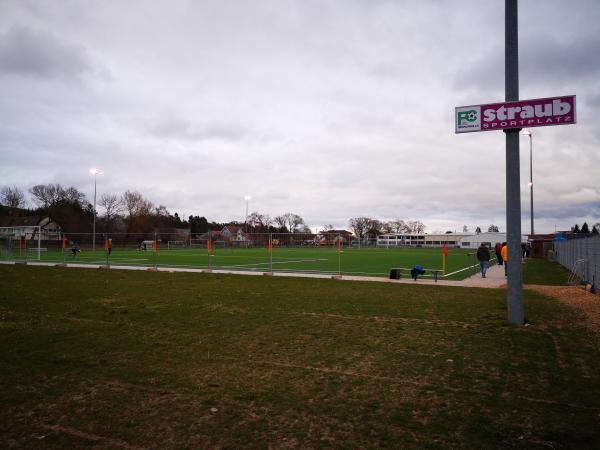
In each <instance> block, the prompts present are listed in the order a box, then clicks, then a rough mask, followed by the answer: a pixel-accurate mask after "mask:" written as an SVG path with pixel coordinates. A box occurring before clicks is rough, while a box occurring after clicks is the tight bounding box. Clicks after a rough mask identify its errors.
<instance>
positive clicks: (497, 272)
mask: <svg viewBox="0 0 600 450" xmlns="http://www.w3.org/2000/svg"><path fill="white" fill-rule="evenodd" d="M0 264H15V263H14V262H13V261H0ZM27 264H28V265H30V266H51V267H52V266H62V265H61V264H56V263H45V262H37V261H33V262H28V263H27ZM65 267H76V268H80V269H98V268H103V267H105V266H102V265H98V264H72V263H70V264H66V265H65ZM110 269H116V270H153V268H149V267H143V266H119V265H112V264H111V265H110ZM156 271H158V272H189V273H222V274H233V275H254V276H264V275H270V276H275V277H296V278H320V279H331V278H334V279H339V280H345V281H372V282H377V283H394V284H413V285H414V284H426V285H437V286H456V287H480V288H500V287H503V286H504V285H505V284H506V278H505V277H504V266H498V265H495V266H492V267H490V268H489V269H488V271H487V276H486V278H482V277H481V275H480V274H479V273H477V274H476V275H473V276H471V277H469V278H465V279H464V280H460V281H451V280H439V281H437V282H435V281H434V280H431V279H426V278H419V279H418V280H417V281H414V280H412V279H410V278H403V279H400V280H390V279H389V278H384V277H363V276H355V275H343V276H342V277H338V276H335V275H333V276H332V275H327V274H322V273H301V272H293V273H292V272H274V273H272V274H267V273H264V272H256V271H242V270H207V269H193V268H186V267H158V268H157V269H156Z"/></svg>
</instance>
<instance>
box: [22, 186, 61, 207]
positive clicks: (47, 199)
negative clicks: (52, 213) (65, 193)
mask: <svg viewBox="0 0 600 450" xmlns="http://www.w3.org/2000/svg"><path fill="white" fill-rule="evenodd" d="M62 190H63V189H62V186H61V185H60V184H36V185H35V186H33V187H32V188H31V189H29V192H30V193H31V195H32V196H33V201H34V203H35V204H36V205H37V206H38V207H41V208H47V207H49V206H50V205H52V204H54V203H57V202H58V201H59V199H60V194H59V193H60V192H61V191H62Z"/></svg>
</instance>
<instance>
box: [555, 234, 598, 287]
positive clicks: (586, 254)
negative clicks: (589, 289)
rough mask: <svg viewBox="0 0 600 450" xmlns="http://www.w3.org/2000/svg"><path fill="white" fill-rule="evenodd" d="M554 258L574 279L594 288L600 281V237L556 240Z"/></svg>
mask: <svg viewBox="0 0 600 450" xmlns="http://www.w3.org/2000/svg"><path fill="white" fill-rule="evenodd" d="M554 257H555V259H556V260H557V261H558V262H559V263H560V264H562V265H563V266H565V267H566V268H567V269H569V270H570V271H571V273H572V274H573V277H576V278H579V279H580V280H581V281H583V282H585V283H591V284H593V285H594V286H597V283H598V282H599V281H600V236H598V235H595V236H589V237H584V238H580V237H577V238H570V239H563V240H555V241H554Z"/></svg>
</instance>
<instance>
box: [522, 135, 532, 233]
mask: <svg viewBox="0 0 600 450" xmlns="http://www.w3.org/2000/svg"><path fill="white" fill-rule="evenodd" d="M523 134H524V135H525V136H529V195H530V203H531V234H533V133H532V132H531V131H530V130H525V131H523Z"/></svg>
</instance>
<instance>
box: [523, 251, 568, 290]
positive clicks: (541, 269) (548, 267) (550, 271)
mask: <svg viewBox="0 0 600 450" xmlns="http://www.w3.org/2000/svg"><path fill="white" fill-rule="evenodd" d="M568 279H569V271H568V270H567V269H566V268H565V267H563V266H561V265H560V264H559V263H557V262H556V261H548V260H547V259H541V258H536V259H527V260H525V264H524V265H523V283H525V284H543V285H552V286H560V285H563V286H564V285H566V284H567V280H568Z"/></svg>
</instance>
